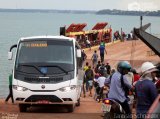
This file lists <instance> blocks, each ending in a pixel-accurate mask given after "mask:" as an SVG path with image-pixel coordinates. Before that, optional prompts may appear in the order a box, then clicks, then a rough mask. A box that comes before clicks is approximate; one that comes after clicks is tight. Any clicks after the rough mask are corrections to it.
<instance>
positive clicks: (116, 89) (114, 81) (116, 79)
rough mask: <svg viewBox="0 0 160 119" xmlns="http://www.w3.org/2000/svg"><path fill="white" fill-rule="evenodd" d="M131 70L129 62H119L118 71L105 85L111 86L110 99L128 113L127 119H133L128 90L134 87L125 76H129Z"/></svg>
mask: <svg viewBox="0 0 160 119" xmlns="http://www.w3.org/2000/svg"><path fill="white" fill-rule="evenodd" d="M130 69H131V66H130V64H129V63H128V62H126V61H123V62H119V63H118V66H117V71H116V72H115V73H114V74H113V75H112V77H111V78H108V79H106V81H105V84H110V90H109V93H108V98H111V99H113V100H115V101H117V102H118V103H119V104H120V105H121V106H122V108H123V109H124V111H125V113H126V116H127V119H131V110H130V107H129V104H128V98H127V94H126V90H127V89H128V90H129V89H131V88H132V86H131V85H130V83H129V82H128V80H127V78H126V77H125V74H127V73H128V72H129V70H130Z"/></svg>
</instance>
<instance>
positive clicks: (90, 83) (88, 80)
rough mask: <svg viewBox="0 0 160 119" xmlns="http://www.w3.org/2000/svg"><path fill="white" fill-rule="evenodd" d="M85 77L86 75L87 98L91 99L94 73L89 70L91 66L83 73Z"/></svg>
mask: <svg viewBox="0 0 160 119" xmlns="http://www.w3.org/2000/svg"><path fill="white" fill-rule="evenodd" d="M85 75H86V84H88V89H89V96H91V97H92V87H93V78H94V73H93V70H92V69H91V66H89V67H88V69H87V70H86V72H85Z"/></svg>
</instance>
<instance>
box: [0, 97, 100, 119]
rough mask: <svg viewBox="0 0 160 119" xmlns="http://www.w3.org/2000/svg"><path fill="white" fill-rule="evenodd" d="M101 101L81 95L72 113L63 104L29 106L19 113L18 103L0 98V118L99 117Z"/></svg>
mask: <svg viewBox="0 0 160 119" xmlns="http://www.w3.org/2000/svg"><path fill="white" fill-rule="evenodd" d="M101 115H102V113H101V103H98V102H96V101H95V100H94V99H93V97H89V96H87V97H85V98H84V97H81V105H80V106H79V107H76V108H75V110H74V112H73V113H68V112H67V109H66V108H65V107H64V106H55V105H53V106H42V107H31V108H29V109H28V110H27V112H26V113H20V112H19V109H18V105H16V104H11V103H10V102H8V103H5V102H4V99H1V100H0V119H101V118H102V117H101Z"/></svg>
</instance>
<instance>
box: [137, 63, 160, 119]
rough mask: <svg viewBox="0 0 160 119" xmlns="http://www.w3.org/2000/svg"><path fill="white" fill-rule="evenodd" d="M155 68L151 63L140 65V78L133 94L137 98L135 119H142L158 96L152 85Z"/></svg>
mask: <svg viewBox="0 0 160 119" xmlns="http://www.w3.org/2000/svg"><path fill="white" fill-rule="evenodd" d="M157 70H158V69H156V66H154V65H153V64H152V63H151V62H145V63H143V64H142V67H141V71H142V76H141V78H140V80H139V81H138V82H137V83H136V85H135V92H136V97H137V109H136V112H137V119H144V118H145V114H146V113H147V111H148V110H149V108H150V106H151V105H152V103H153V102H154V100H155V99H156V97H157V96H158V93H157V89H156V86H155V84H154V83H153V81H152V80H153V78H154V77H152V76H154V75H153V74H154V73H155V72H156V71H157Z"/></svg>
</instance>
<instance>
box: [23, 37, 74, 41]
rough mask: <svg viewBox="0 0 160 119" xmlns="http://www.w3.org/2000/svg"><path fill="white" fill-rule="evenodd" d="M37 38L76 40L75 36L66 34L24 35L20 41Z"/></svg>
mask: <svg viewBox="0 0 160 119" xmlns="http://www.w3.org/2000/svg"><path fill="white" fill-rule="evenodd" d="M36 39H42V40H43V39H59V40H69V41H70V40H75V39H74V38H70V37H66V36H31V37H22V38H20V41H25V40H36Z"/></svg>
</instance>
